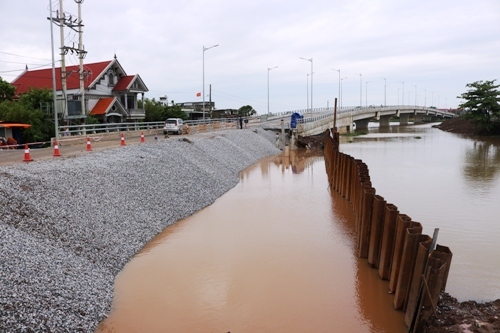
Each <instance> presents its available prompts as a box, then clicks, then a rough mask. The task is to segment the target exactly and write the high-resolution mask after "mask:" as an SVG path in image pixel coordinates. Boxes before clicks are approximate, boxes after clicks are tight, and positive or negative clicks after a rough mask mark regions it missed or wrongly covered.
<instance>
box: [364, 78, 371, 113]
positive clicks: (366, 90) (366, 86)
mask: <svg viewBox="0 0 500 333" xmlns="http://www.w3.org/2000/svg"><path fill="white" fill-rule="evenodd" d="M370 82H372V81H366V84H365V98H366V107H368V83H370Z"/></svg>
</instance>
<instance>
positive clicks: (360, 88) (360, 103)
mask: <svg viewBox="0 0 500 333" xmlns="http://www.w3.org/2000/svg"><path fill="white" fill-rule="evenodd" d="M356 75H359V107H362V106H363V102H362V101H363V74H361V73H360V74H358V73H356Z"/></svg>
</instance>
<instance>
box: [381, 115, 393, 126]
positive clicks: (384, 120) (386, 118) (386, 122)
mask: <svg viewBox="0 0 500 333" xmlns="http://www.w3.org/2000/svg"><path fill="white" fill-rule="evenodd" d="M391 117H392V116H381V117H380V119H379V126H380V127H389V126H390V120H391Z"/></svg>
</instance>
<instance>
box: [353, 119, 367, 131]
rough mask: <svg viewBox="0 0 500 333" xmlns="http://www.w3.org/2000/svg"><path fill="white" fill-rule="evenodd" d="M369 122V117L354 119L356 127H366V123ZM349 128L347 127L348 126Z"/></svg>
mask: <svg viewBox="0 0 500 333" xmlns="http://www.w3.org/2000/svg"><path fill="white" fill-rule="evenodd" d="M369 122H370V119H360V120H356V121H355V123H356V129H358V130H359V129H368V123H369ZM348 128H349V127H348Z"/></svg>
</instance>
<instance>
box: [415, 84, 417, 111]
mask: <svg viewBox="0 0 500 333" xmlns="http://www.w3.org/2000/svg"><path fill="white" fill-rule="evenodd" d="M415 106H417V85H415Z"/></svg>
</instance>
